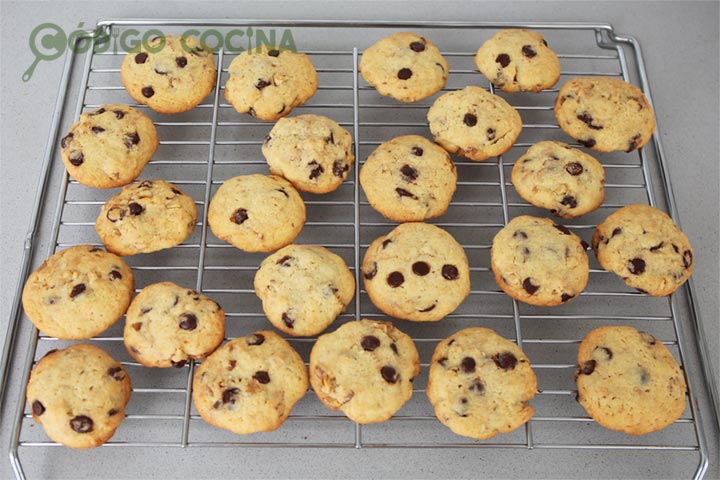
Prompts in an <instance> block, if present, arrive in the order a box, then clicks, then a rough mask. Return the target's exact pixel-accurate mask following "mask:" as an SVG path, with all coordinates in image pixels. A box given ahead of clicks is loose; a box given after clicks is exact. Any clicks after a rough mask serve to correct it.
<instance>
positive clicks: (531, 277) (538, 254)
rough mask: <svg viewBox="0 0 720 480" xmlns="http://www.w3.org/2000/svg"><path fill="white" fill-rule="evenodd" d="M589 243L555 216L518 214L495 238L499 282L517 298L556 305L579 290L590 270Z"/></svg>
mask: <svg viewBox="0 0 720 480" xmlns="http://www.w3.org/2000/svg"><path fill="white" fill-rule="evenodd" d="M586 248H587V245H586V244H585V243H584V242H583V241H582V240H581V239H580V238H579V237H578V236H577V235H575V234H574V233H572V232H571V231H570V230H568V229H567V228H565V227H563V226H562V225H557V224H556V223H555V222H553V221H552V220H550V219H547V218H537V217H531V216H529V215H522V216H519V217H515V218H513V219H512V220H511V221H510V222H509V223H508V224H507V225H506V226H505V227H503V228H502V229H501V230H500V231H499V232H498V233H497V234H496V235H495V237H494V238H493V244H492V248H491V250H490V263H491V267H492V271H493V273H494V275H495V282H497V284H498V285H499V286H500V288H501V289H502V290H503V291H504V292H505V293H507V294H508V295H510V296H511V297H512V298H514V299H515V300H519V301H521V302H525V303H529V304H530V305H541V306H555V305H560V304H561V303H565V302H569V301H570V300H572V299H573V298H575V297H577V296H578V295H580V292H582V291H583V290H584V289H585V286H586V285H587V281H588V276H589V273H590V267H589V261H588V257H587V254H586V253H585V250H586Z"/></svg>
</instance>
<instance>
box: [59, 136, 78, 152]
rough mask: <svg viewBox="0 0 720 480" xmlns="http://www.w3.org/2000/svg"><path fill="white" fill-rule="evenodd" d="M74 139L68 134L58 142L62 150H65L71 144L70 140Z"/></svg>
mask: <svg viewBox="0 0 720 480" xmlns="http://www.w3.org/2000/svg"><path fill="white" fill-rule="evenodd" d="M74 137H75V135H73V134H72V133H68V134H67V135H65V136H64V137H63V139H62V140H61V141H60V146H61V147H62V148H67V147H68V146H69V145H70V143H71V142H72V139H73V138H74Z"/></svg>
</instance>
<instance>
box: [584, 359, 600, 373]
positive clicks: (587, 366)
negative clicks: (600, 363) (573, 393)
mask: <svg viewBox="0 0 720 480" xmlns="http://www.w3.org/2000/svg"><path fill="white" fill-rule="evenodd" d="M595 365H597V362H595V360H588V361H587V362H585V363H583V364H582V366H581V367H580V373H581V374H583V375H590V374H591V373H593V372H594V371H595Z"/></svg>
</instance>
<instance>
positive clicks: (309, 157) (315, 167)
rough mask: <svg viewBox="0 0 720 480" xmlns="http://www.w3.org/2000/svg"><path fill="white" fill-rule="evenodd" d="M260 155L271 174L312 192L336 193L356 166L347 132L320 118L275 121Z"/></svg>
mask: <svg viewBox="0 0 720 480" xmlns="http://www.w3.org/2000/svg"><path fill="white" fill-rule="evenodd" d="M262 153H263V155H264V156H265V159H266V160H267V162H268V165H269V166H270V173H272V174H273V175H279V176H281V177H284V178H285V179H286V180H288V181H289V182H290V183H292V184H293V186H294V187H295V188H297V189H298V190H302V191H304V192H312V193H328V192H332V191H333V190H336V189H337V188H338V187H339V186H340V185H342V183H343V182H344V181H345V179H346V178H347V177H348V174H349V173H350V168H351V167H352V165H353V163H355V155H354V154H353V141H352V137H351V136H350V132H348V131H347V130H345V129H344V128H342V127H341V126H340V125H338V124H337V122H335V121H334V120H332V119H330V118H328V117H323V116H320V115H299V116H297V117H292V118H282V119H280V120H278V122H277V123H276V124H275V126H274V127H273V128H272V130H270V134H269V135H268V136H267V137H265V142H264V143H263V146H262Z"/></svg>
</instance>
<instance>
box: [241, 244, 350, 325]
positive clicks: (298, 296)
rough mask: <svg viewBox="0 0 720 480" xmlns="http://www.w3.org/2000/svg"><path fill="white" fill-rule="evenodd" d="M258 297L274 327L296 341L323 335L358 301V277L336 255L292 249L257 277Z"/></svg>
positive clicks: (286, 249) (299, 247)
mask: <svg viewBox="0 0 720 480" xmlns="http://www.w3.org/2000/svg"><path fill="white" fill-rule="evenodd" d="M254 284H255V293H256V294H257V296H258V297H259V298H260V300H262V304H263V310H264V311H265V315H266V316H267V318H268V320H270V323H272V324H273V325H274V326H275V328H277V329H278V330H281V331H282V332H285V333H287V334H288V335H293V336H310V335H317V334H318V333H320V332H322V331H323V330H325V329H326V328H327V327H328V326H329V325H330V324H331V323H332V322H333V321H335V319H336V318H337V316H338V315H340V314H341V313H342V312H344V311H345V308H346V307H347V306H348V304H349V303H350V302H351V301H352V299H353V297H354V296H355V276H354V275H353V274H352V272H351V271H350V269H349V268H348V267H347V265H346V264H345V261H344V260H343V259H342V258H341V257H339V256H338V255H336V254H334V253H332V252H331V251H330V250H328V249H326V248H324V247H318V246H315V245H288V246H287V247H284V248H281V249H280V250H278V251H277V252H275V253H273V254H272V255H270V256H269V257H267V258H266V259H265V260H263V262H262V263H261V264H260V268H259V269H258V271H257V273H256V274H255V281H254Z"/></svg>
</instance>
